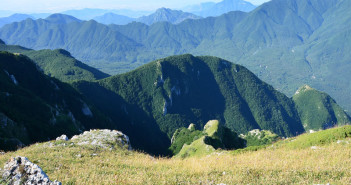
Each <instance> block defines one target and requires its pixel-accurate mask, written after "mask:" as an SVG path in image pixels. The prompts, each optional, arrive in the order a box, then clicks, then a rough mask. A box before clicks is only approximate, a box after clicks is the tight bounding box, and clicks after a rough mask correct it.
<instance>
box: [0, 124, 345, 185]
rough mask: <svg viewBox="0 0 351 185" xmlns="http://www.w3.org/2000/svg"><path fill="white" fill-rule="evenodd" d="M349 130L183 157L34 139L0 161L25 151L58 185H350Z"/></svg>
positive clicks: (325, 132) (319, 133)
mask: <svg viewBox="0 0 351 185" xmlns="http://www.w3.org/2000/svg"><path fill="white" fill-rule="evenodd" d="M350 133H351V126H345V127H339V128H336V129H330V130H326V131H320V132H317V133H313V134H304V135H301V136H298V137H297V138H289V139H286V140H282V141H278V142H277V143H275V144H273V145H268V146H266V147H264V148H262V149H259V150H257V151H250V150H248V149H242V150H238V151H217V152H215V153H213V154H211V155H208V156H205V157H190V158H185V159H181V158H176V157H175V158H164V157H152V156H150V155H147V154H144V153H142V152H136V151H128V150H124V149H116V150H112V151H110V150H106V149H100V148H94V147H91V146H75V145H70V144H69V142H67V143H66V146H63V144H65V142H62V141H59V142H57V141H51V143H53V145H54V146H51V147H50V146H49V145H50V144H49V143H40V144H34V145H32V146H29V147H26V148H23V149H21V150H18V151H16V152H9V153H6V154H4V155H1V156H0V166H1V167H3V165H4V163H5V162H6V161H7V160H9V158H10V157H15V156H26V157H27V158H28V159H29V160H30V161H32V162H34V163H36V164H38V165H39V166H40V167H41V168H42V169H43V170H44V171H45V172H46V173H47V175H48V176H49V177H50V179H51V180H55V179H57V180H59V181H61V182H62V183H63V184H220V183H224V184H327V183H330V184H350V183H351V139H350V138H349V137H350ZM330 135H331V136H330ZM306 142H309V143H308V144H306ZM299 143H304V144H302V145H299Z"/></svg>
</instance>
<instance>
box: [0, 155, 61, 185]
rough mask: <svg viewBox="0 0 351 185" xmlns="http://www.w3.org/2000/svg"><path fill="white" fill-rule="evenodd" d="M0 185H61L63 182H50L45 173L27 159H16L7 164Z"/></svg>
mask: <svg viewBox="0 0 351 185" xmlns="http://www.w3.org/2000/svg"><path fill="white" fill-rule="evenodd" d="M0 184H13V185H20V184H28V185H34V184H42V185H61V182H58V181H56V180H55V181H54V182H52V181H50V179H49V177H48V176H47V175H46V174H45V172H44V171H43V170H42V169H41V168H40V167H39V166H38V165H36V164H34V163H32V162H30V161H29V160H28V159H27V158H26V157H14V158H11V159H10V160H9V161H8V162H7V163H6V164H5V166H4V169H3V170H2V180H0Z"/></svg>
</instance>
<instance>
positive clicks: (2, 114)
mask: <svg viewBox="0 0 351 185" xmlns="http://www.w3.org/2000/svg"><path fill="white" fill-rule="evenodd" d="M0 102H1V103H0V118H1V119H0V124H1V127H0V148H1V150H9V149H12V150H14V149H17V147H21V146H23V144H25V145H28V144H31V143H34V142H38V141H47V140H50V139H54V138H56V137H57V136H60V135H61V134H67V135H69V136H72V135H74V134H78V133H80V132H82V131H83V130H86V129H90V128H114V125H115V124H113V123H112V122H111V121H110V120H109V119H108V118H107V117H106V116H104V115H103V114H102V113H101V112H99V111H98V110H97V109H96V108H95V107H94V106H93V105H92V104H91V103H89V101H87V100H86V99H85V98H84V97H83V96H81V95H80V94H79V93H78V92H77V91H76V90H75V89H74V88H72V87H71V86H70V85H68V84H65V83H62V82H60V81H59V80H57V79H55V78H51V77H48V76H46V75H44V74H43V73H42V71H41V69H40V68H39V67H38V66H37V65H36V64H35V63H34V62H32V61H31V60H30V59H29V58H28V57H26V56H24V55H19V54H11V53H7V52H0Z"/></svg>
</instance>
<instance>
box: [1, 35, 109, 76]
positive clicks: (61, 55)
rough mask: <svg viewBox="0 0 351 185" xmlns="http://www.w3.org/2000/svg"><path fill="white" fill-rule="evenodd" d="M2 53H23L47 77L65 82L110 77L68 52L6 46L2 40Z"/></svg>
mask: <svg viewBox="0 0 351 185" xmlns="http://www.w3.org/2000/svg"><path fill="white" fill-rule="evenodd" d="M0 51H7V52H11V53H21V54H24V55H26V56H28V57H29V58H30V59H32V60H33V61H34V62H35V63H36V64H37V65H38V66H39V67H40V68H41V69H42V70H43V71H44V73H45V74H46V75H48V76H51V77H55V78H57V79H59V80H61V81H63V82H70V81H75V80H87V81H92V80H99V79H102V78H106V77H108V76H109V75H108V74H106V73H103V72H101V71H99V70H97V69H95V68H93V67H90V66H88V65H86V64H84V63H82V62H80V61H78V60H76V59H75V58H73V57H72V56H71V54H70V53H69V52H68V51H65V50H62V49H56V50H39V51H35V50H30V49H27V48H23V47H21V46H13V45H6V44H5V43H4V42H3V41H1V40H0Z"/></svg>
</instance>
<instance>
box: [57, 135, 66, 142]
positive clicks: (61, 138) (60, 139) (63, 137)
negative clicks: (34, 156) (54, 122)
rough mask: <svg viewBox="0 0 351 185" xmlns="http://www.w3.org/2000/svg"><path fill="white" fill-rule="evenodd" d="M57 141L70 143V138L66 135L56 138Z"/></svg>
mask: <svg viewBox="0 0 351 185" xmlns="http://www.w3.org/2000/svg"><path fill="white" fill-rule="evenodd" d="M56 141H68V137H67V136H66V135H64V134H63V135H62V136H60V137H57V138H56Z"/></svg>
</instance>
